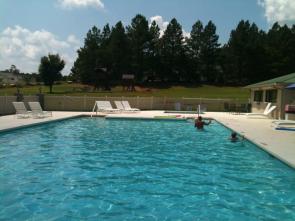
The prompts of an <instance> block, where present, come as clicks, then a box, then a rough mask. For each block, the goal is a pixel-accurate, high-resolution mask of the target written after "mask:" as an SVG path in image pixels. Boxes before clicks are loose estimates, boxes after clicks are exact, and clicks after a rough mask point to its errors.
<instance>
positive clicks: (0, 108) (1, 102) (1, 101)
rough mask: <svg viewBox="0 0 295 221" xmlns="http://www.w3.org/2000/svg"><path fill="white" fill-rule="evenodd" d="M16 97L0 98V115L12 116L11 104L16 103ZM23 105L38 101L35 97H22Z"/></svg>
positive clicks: (13, 111)
mask: <svg viewBox="0 0 295 221" xmlns="http://www.w3.org/2000/svg"><path fill="white" fill-rule="evenodd" d="M16 100H17V98H16V96H0V115H6V114H14V113H15V110H14V108H13V106H12V102H14V101H16ZM23 101H24V102H25V104H26V105H27V102H28V101H38V97H37V96H24V100H23Z"/></svg>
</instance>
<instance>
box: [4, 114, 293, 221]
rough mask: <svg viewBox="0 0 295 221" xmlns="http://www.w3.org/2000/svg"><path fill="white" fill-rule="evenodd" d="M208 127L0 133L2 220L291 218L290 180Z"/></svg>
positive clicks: (133, 125)
mask: <svg viewBox="0 0 295 221" xmlns="http://www.w3.org/2000/svg"><path fill="white" fill-rule="evenodd" d="M229 133H230V131H229V130H227V129H225V128H224V127H223V126H221V125H219V124H217V123H214V124H212V125H210V126H209V127H207V129H206V130H205V131H202V132H200V131H196V130H195V128H194V127H193V125H192V123H189V122H174V121H143V120H137V121H131V120H104V119H90V118H78V119H72V120H67V121H62V122H57V123H51V124H45V125H42V126H36V127H31V128H26V129H21V130H17V131H13V132H8V133H2V134H0V220H38V221H39V220H159V221H162V220H202V221H203V220H235V221H236V220H239V221H243V220H245V221H246V220H251V221H253V220H254V221H255V220H295V172H294V170H293V169H291V168H289V167H287V166H285V165H284V164H282V163H281V162H279V161H277V160H276V159H274V158H273V157H271V156H269V155H268V154H266V153H265V152H263V151H261V150H260V149H258V148H257V147H256V146H254V145H253V144H251V143H249V142H246V141H245V142H238V143H231V142H229V141H228V139H227V138H228V136H229Z"/></svg>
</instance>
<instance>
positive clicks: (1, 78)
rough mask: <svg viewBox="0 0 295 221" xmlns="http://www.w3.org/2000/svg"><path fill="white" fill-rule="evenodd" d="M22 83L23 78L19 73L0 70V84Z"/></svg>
mask: <svg viewBox="0 0 295 221" xmlns="http://www.w3.org/2000/svg"><path fill="white" fill-rule="evenodd" d="M20 83H23V78H22V77H21V76H20V75H19V74H15V73H11V72H7V71H0V85H11V84H13V85H17V84H20Z"/></svg>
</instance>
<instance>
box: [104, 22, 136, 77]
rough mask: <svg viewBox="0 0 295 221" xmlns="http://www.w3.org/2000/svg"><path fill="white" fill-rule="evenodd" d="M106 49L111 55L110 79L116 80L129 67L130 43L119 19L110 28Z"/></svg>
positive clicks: (127, 70)
mask: <svg viewBox="0 0 295 221" xmlns="http://www.w3.org/2000/svg"><path fill="white" fill-rule="evenodd" d="M108 50H109V51H110V54H111V57H112V62H111V74H112V79H113V80H115V81H117V82H118V81H120V80H121V78H122V74H124V73H127V72H129V71H130V69H131V67H130V60H131V59H130V44H129V41H128V38H127V35H126V33H125V28H124V26H123V24H122V22H121V21H120V22H118V23H117V24H116V25H115V27H113V28H112V31H111V35H110V43H109V47H108Z"/></svg>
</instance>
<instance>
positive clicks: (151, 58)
mask: <svg viewBox="0 0 295 221" xmlns="http://www.w3.org/2000/svg"><path fill="white" fill-rule="evenodd" d="M149 36H150V38H149V41H148V55H147V70H148V72H149V75H148V77H149V78H150V79H152V80H153V79H155V78H156V77H160V76H159V75H160V71H161V69H160V65H161V61H160V28H159V26H158V25H157V23H156V22H155V21H153V22H152V24H151V25H150V28H149Z"/></svg>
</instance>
